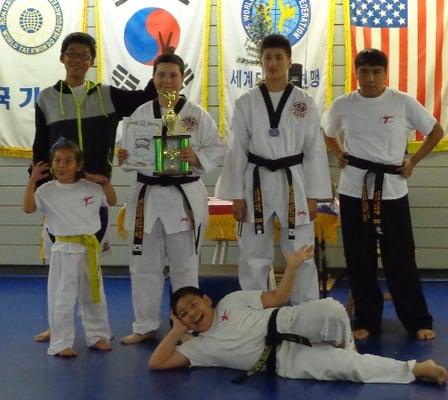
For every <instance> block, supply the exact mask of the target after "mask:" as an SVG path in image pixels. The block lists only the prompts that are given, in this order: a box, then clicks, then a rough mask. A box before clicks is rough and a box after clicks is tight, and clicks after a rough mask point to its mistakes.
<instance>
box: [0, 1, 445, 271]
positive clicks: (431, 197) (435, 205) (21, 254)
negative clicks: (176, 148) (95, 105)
mask: <svg viewBox="0 0 448 400" xmlns="http://www.w3.org/2000/svg"><path fill="white" fill-rule="evenodd" d="M90 3H91V4H93V0H90ZM212 3H213V8H212V26H211V45H210V65H209V102H210V107H209V111H210V113H211V114H212V115H213V117H214V118H215V119H216V120H217V116H218V90H217V85H218V78H217V76H218V74H217V34H216V6H215V1H212ZM340 3H341V0H338V14H337V18H336V45H335V64H336V65H335V68H334V93H335V96H337V95H340V94H342V93H343V89H344V45H343V43H344V40H343V34H344V32H343V29H342V9H341V5H340ZM89 33H91V34H92V35H94V34H95V31H94V13H93V6H90V12H89ZM54 62H57V60H54ZM90 77H91V78H93V79H95V69H92V71H91V72H90ZM330 164H331V169H332V175H333V177H334V179H335V180H337V175H338V169H337V167H336V164H335V162H334V160H331V163H330ZM28 165H29V160H23V159H10V158H0V254H1V260H0V265H33V264H39V263H40V260H39V238H40V231H41V225H40V222H41V221H40V217H39V216H38V215H37V214H34V215H28V214H24V213H23V212H22V211H21V203H22V196H23V190H24V187H23V186H24V184H25V182H26V179H27V171H26V168H27V167H28ZM218 175H219V170H218V171H215V172H213V173H210V174H208V175H207V176H205V177H204V180H205V183H206V185H207V188H208V190H209V193H210V194H212V193H213V187H214V183H215V181H216V178H217V176H218ZM447 176H448V153H437V154H431V155H429V156H428V157H427V158H426V159H425V160H423V161H422V162H421V164H420V165H419V166H418V167H417V168H416V170H415V173H414V175H413V176H412V178H411V179H410V180H409V189H410V190H409V192H410V202H411V207H412V208H411V212H412V218H413V223H414V232H415V239H416V246H417V261H418V264H419V267H420V268H436V269H448V184H447V178H446V177H447ZM132 180H133V176H132V174H125V173H123V172H122V171H121V170H120V169H119V168H115V170H114V173H113V183H114V185H115V187H116V190H117V194H118V199H119V205H121V204H122V203H123V201H124V199H125V198H126V190H127V186H128V185H129V183H130V182H132ZM118 207H119V206H117V207H113V208H112V212H111V214H112V221H115V215H116V213H117V211H118ZM111 240H112V245H113V247H112V254H111V255H110V256H107V257H105V258H104V259H103V263H104V264H105V265H127V247H126V243H125V242H123V241H121V240H120V239H119V238H118V237H117V235H116V230H115V226H113V227H112V230H111ZM213 246H214V243H210V242H206V243H205V244H204V246H203V249H202V253H201V260H202V262H203V263H209V262H210V261H211V255H212V253H213ZM237 254H238V248H237V246H236V243H231V244H230V247H229V251H228V262H229V263H234V264H236V263H237ZM328 255H329V263H330V266H332V267H341V266H344V265H345V262H344V258H343V253H342V249H341V244H340V240H339V243H338V244H337V245H336V246H331V247H330V248H329V249H328Z"/></svg>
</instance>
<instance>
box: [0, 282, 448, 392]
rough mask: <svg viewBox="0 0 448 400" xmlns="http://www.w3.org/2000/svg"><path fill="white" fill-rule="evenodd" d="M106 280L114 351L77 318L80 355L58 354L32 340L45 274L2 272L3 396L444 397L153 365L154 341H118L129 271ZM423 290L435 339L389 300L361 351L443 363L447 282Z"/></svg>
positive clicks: (127, 307) (127, 311)
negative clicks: (241, 380)
mask: <svg viewBox="0 0 448 400" xmlns="http://www.w3.org/2000/svg"><path fill="white" fill-rule="evenodd" d="M201 285H202V286H203V288H204V289H205V291H207V292H210V293H214V294H215V296H216V297H220V296H222V295H223V294H224V293H226V292H228V291H231V290H234V289H236V287H237V283H236V281H235V280H234V279H230V278H219V279H217V278H214V279H213V278H208V279H204V280H203V281H202V282H201ZM105 288H106V294H107V299H108V306H109V318H110V323H111V327H112V331H113V334H114V335H115V338H116V340H114V341H113V346H114V349H113V351H112V352H109V353H101V352H96V351H91V350H89V349H87V348H86V347H85V345H84V340H83V332H82V329H81V327H80V322H79V318H77V322H76V327H77V337H76V343H75V348H76V350H77V351H78V357H77V358H75V359H70V360H63V359H59V358H56V357H48V356H47V355H46V350H47V345H46V344H40V343H36V342H34V341H33V340H32V337H33V335H34V334H36V333H37V332H39V331H40V330H43V329H45V328H46V327H47V316H46V312H47V305H46V278H44V277H0V357H1V358H0V360H1V362H0V400H16V399H17V400H31V399H32V400H43V399H45V400H60V399H64V400H78V399H80V400H81V399H82V400H84V399H85V400H95V399H110V400H115V399H117V400H118V399H120V400H124V399H126V400H133V399H160V400H165V399H167V400H168V399H170V400H175V399H182V400H184V399H195V400H196V399H197V400H200V399H207V400H213V399H217V400H218V399H219V400H221V399H222V400H224V399H232V400H238V399H244V400H252V399H304V398H306V399H322V400H323V399H325V400H328V399H331V400H333V399H362V400H369V399H372V400H373V399H375V400H379V399H380V400H383V399H384V400H396V399H397V400H398V399H406V400H408V399H425V400H438V399H448V390H447V389H446V387H437V386H435V385H431V384H428V383H423V382H418V383H413V384H410V385H386V384H357V383H348V382H318V381H312V380H286V379H282V378H279V377H276V378H268V377H265V376H263V375H259V376H255V377H253V378H251V379H250V380H249V381H247V383H245V384H243V385H234V384H231V383H230V380H231V379H232V378H233V377H235V376H236V375H238V372H237V371H234V370H226V369H220V368H204V369H185V370H176V371H159V372H151V371H149V370H148V368H147V361H148V358H149V355H150V354H151V352H152V350H153V349H154V345H155V344H154V343H149V342H148V343H143V344H139V345H135V346H123V345H121V344H120V343H119V340H118V339H119V338H120V337H122V336H124V335H127V334H129V333H130V332H131V324H132V321H133V313H132V304H131V295H130V293H131V292H130V281H129V278H126V277H124V278H106V279H105ZM424 290H425V294H426V296H427V300H428V303H429V306H430V309H431V312H432V314H433V316H434V321H435V324H434V328H435V329H436V331H437V334H438V336H437V338H436V339H435V340H434V341H432V342H427V343H423V342H417V341H415V340H412V339H410V338H409V337H408V336H407V334H406V332H405V331H404V330H403V328H402V327H401V325H400V323H399V322H398V321H397V319H396V316H395V313H394V311H393V307H392V304H391V302H386V305H385V312H384V324H383V331H384V332H383V334H382V335H381V336H380V337H378V338H373V339H370V340H369V341H367V342H366V343H363V344H359V345H358V348H359V351H360V352H363V353H365V352H369V353H374V354H379V355H383V356H390V357H394V358H398V359H403V360H406V359H412V358H416V359H420V360H422V359H427V358H433V359H435V360H437V361H438V362H440V363H442V364H443V365H445V366H446V365H448V335H447V333H448V313H447V309H448V282H443V281H440V282H425V283H424ZM347 291H348V289H347V286H346V283H345V282H344V281H342V282H339V283H338V285H337V286H336V288H335V289H333V291H332V292H331V295H332V296H333V297H335V298H337V299H338V300H341V301H342V302H345V300H346V297H347ZM166 292H168V290H166ZM166 298H167V296H165V299H166ZM163 314H164V315H165V316H166V317H165V321H164V323H163V325H162V327H161V329H160V335H161V336H163V335H164V334H165V333H166V332H167V331H168V329H169V324H168V317H167V316H168V310H167V301H164V307H163Z"/></svg>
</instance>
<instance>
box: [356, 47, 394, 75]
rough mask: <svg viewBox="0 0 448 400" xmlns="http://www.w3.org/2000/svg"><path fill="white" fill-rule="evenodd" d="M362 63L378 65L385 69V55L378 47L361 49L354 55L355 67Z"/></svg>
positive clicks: (372, 65) (371, 65)
mask: <svg viewBox="0 0 448 400" xmlns="http://www.w3.org/2000/svg"><path fill="white" fill-rule="evenodd" d="M362 65H369V66H370V67H377V66H379V67H383V68H384V69H385V70H387V56H386V54H385V53H384V52H382V51H381V50H378V49H364V50H361V51H360V52H359V53H358V54H357V55H356V57H355V69H358V68H359V67H361V66H362Z"/></svg>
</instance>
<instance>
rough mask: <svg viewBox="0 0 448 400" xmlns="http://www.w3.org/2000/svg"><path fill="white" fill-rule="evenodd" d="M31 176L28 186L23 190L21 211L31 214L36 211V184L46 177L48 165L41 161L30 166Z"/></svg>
mask: <svg viewBox="0 0 448 400" xmlns="http://www.w3.org/2000/svg"><path fill="white" fill-rule="evenodd" d="M31 168H32V170H31V175H30V178H29V179H28V184H27V185H26V188H25V195H24V196H23V211H25V212H26V213H33V212H34V211H36V198H35V197H34V192H35V191H36V187H37V182H39V181H40V180H42V179H44V178H47V177H48V172H46V171H48V165H47V164H45V163H44V162H43V161H39V162H38V163H36V164H32V166H31Z"/></svg>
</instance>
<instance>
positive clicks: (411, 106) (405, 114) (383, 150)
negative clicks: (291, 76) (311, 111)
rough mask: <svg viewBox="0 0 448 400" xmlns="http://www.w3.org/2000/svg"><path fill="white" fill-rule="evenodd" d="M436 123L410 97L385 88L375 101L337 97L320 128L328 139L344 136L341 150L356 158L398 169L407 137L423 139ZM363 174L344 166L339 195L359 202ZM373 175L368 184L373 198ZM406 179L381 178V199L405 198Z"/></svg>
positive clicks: (391, 176) (357, 96)
mask: <svg viewBox="0 0 448 400" xmlns="http://www.w3.org/2000/svg"><path fill="white" fill-rule="evenodd" d="M435 123H436V119H435V118H434V117H433V116H432V115H431V114H430V113H429V112H428V111H427V110H426V109H425V108H424V107H423V106H422V105H421V104H420V103H419V102H418V101H417V100H415V99H414V98H413V97H411V96H409V95H408V94H406V93H402V92H399V91H398V90H395V89H390V88H386V90H385V91H384V93H383V94H381V95H380V96H378V97H374V98H367V97H363V96H361V95H360V94H359V93H358V92H357V91H354V92H351V93H349V94H347V95H344V96H340V97H338V98H337V99H336V100H335V101H334V103H333V104H332V106H331V108H330V110H329V112H328V114H327V116H326V117H325V118H324V121H323V127H324V131H325V134H326V135H327V136H328V137H336V136H337V135H338V134H339V133H343V134H344V147H345V150H346V151H347V152H348V153H349V154H350V155H353V156H355V157H358V158H363V159H365V160H369V161H373V162H376V163H381V164H391V165H401V164H402V162H403V159H404V155H405V151H406V146H407V141H408V135H409V132H410V131H412V130H418V131H420V132H422V133H423V134H424V135H427V134H428V133H430V132H431V131H432V129H433V128H434V125H435ZM365 173H366V172H365V171H364V170H361V169H358V168H355V167H352V166H346V167H345V168H343V169H342V171H341V177H340V180H339V193H341V194H344V195H347V196H351V197H357V198H361V195H362V185H363V180H364V175H365ZM374 180H375V177H374V174H369V176H368V179H367V183H368V188H369V197H370V198H372V193H373V186H374ZM407 192H408V189H407V184H406V179H405V178H403V177H402V176H401V175H391V174H385V175H384V184H383V199H385V200H387V199H397V198H400V197H403V196H405V195H406V194H407Z"/></svg>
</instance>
